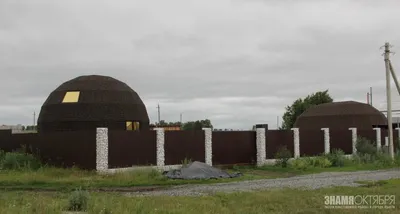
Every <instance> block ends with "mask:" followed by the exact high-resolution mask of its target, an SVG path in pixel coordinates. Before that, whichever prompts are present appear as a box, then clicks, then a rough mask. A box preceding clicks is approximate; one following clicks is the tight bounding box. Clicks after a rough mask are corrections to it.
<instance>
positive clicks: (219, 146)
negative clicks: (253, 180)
mask: <svg viewBox="0 0 400 214" xmlns="http://www.w3.org/2000/svg"><path fill="white" fill-rule="evenodd" d="M256 155H257V148H256V132H254V131H214V132H213V133H212V156H213V157H212V159H213V164H214V165H224V164H227V165H228V164H247V163H254V162H255V161H256V159H257V156H256Z"/></svg>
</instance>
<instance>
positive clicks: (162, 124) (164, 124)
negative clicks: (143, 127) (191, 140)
mask: <svg viewBox="0 0 400 214" xmlns="http://www.w3.org/2000/svg"><path fill="white" fill-rule="evenodd" d="M150 125H154V126H181V122H165V120H160V123H155V124H150Z"/></svg>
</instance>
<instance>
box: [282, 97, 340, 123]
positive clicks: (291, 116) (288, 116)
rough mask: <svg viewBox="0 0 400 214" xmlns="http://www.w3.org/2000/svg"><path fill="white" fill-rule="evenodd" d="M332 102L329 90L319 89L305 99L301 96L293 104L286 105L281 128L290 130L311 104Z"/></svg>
mask: <svg viewBox="0 0 400 214" xmlns="http://www.w3.org/2000/svg"><path fill="white" fill-rule="evenodd" d="M331 102H333V99H332V97H331V96H330V95H329V93H328V90H325V91H318V92H315V93H313V94H310V95H308V96H307V97H306V98H304V99H302V98H299V99H297V100H295V101H294V102H293V103H292V105H291V106H286V108H285V110H286V112H285V113H284V114H283V121H282V126H281V127H280V128H279V129H281V130H288V129H291V128H293V126H294V123H295V122H296V119H297V117H298V116H300V115H301V114H302V113H303V112H304V111H306V110H307V109H308V108H310V107H311V106H315V105H319V104H323V103H331Z"/></svg>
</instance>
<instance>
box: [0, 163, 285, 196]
mask: <svg viewBox="0 0 400 214" xmlns="http://www.w3.org/2000/svg"><path fill="white" fill-rule="evenodd" d="M243 171H244V172H245V173H244V175H243V176H241V177H238V178H232V179H218V180H216V179H212V180H172V179H167V178H166V177H165V176H163V175H162V174H161V173H160V172H158V171H156V170H140V171H139V170H135V171H131V172H123V173H116V174H110V175H101V174H97V173H96V172H94V171H84V170H78V169H60V168H41V169H39V170H37V171H29V170H23V171H15V170H0V189H14V190H18V189H48V190H50V189H52V190H58V191H63V190H66V191H68V190H71V189H75V188H78V187H84V188H106V187H107V188H116V187H145V186H170V185H179V184H199V183H216V182H231V181H241V180H253V179H263V178H276V177H282V176H285V174H287V173H284V172H268V171H265V170H256V169H245V170H243ZM287 175H288V174H287Z"/></svg>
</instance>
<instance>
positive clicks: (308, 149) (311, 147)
mask: <svg viewBox="0 0 400 214" xmlns="http://www.w3.org/2000/svg"><path fill="white" fill-rule="evenodd" d="M324 150H325V149H324V132H323V131H321V130H300V156H315V155H320V154H322V153H323V152H324Z"/></svg>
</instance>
